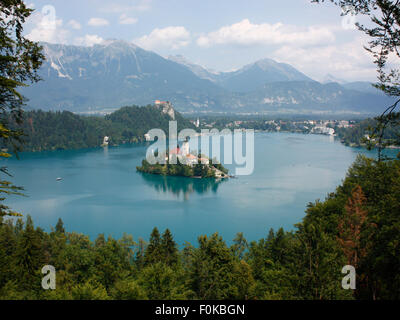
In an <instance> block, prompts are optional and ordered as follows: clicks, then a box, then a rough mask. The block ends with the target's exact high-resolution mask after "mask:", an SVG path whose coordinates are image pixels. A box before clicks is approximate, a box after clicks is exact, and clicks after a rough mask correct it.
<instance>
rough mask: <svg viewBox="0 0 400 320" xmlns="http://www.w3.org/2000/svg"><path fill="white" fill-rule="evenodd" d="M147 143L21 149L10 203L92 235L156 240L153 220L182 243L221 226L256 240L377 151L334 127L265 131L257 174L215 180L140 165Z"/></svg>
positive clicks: (296, 216)
mask: <svg viewBox="0 0 400 320" xmlns="http://www.w3.org/2000/svg"><path fill="white" fill-rule="evenodd" d="M146 149H147V146H146V145H144V144H141V145H130V146H122V147H113V148H108V149H102V148H98V149H90V150H78V151H55V152H41V153H24V154H21V159H20V160H16V159H10V160H7V161H6V163H5V165H6V166H8V168H9V171H10V172H11V173H12V174H13V176H14V177H13V178H12V179H11V180H12V181H13V182H14V184H16V185H21V186H24V188H25V194H26V195H27V197H17V196H12V197H10V198H9V199H8V200H7V202H6V204H7V205H9V206H11V207H12V208H13V209H14V210H17V211H19V212H21V213H23V214H24V215H27V214H30V215H31V216H32V217H33V220H34V222H35V225H37V226H40V227H42V228H43V229H45V230H47V231H49V230H50V228H51V227H52V226H55V224H56V223H57V220H58V218H60V217H61V218H62V220H63V221H64V224H65V227H66V229H67V231H70V232H71V231H75V232H79V233H85V234H87V235H89V236H90V237H91V239H92V240H94V239H95V238H96V237H97V235H98V234H99V233H105V234H106V235H112V236H113V237H116V238H119V237H120V236H122V234H123V233H124V232H125V233H128V234H132V235H133V237H134V239H135V240H137V239H138V238H139V237H142V238H144V239H145V240H148V238H149V235H150V232H151V230H152V229H153V228H154V227H155V226H156V227H158V228H159V230H160V231H161V232H163V231H164V230H165V228H169V229H170V230H171V231H172V233H173V234H174V237H175V240H176V241H177V242H178V244H183V243H184V242H185V241H188V242H191V243H192V244H196V240H197V237H198V236H199V235H202V234H212V233H214V232H216V231H218V232H219V233H220V234H221V235H222V236H223V238H224V239H225V240H226V241H227V242H228V243H229V242H230V241H231V240H232V239H233V238H234V236H235V234H236V233H237V232H243V233H244V235H245V237H246V238H247V239H248V240H258V239H260V238H262V237H265V236H266V235H267V233H268V230H269V229H270V228H275V229H277V228H279V227H284V228H285V229H293V228H294V226H293V225H294V224H295V223H298V222H300V221H301V219H302V218H303V217H304V211H305V209H306V206H307V203H309V202H312V201H315V200H316V199H324V198H325V196H326V195H327V193H329V192H332V191H334V190H335V188H336V186H337V185H339V184H340V183H341V180H342V179H343V178H344V177H345V174H346V171H347V169H348V167H349V166H350V165H351V163H352V162H353V161H354V159H355V158H356V156H357V154H358V153H360V152H362V153H366V154H368V155H369V156H373V154H372V153H371V152H367V151H364V150H361V149H356V148H349V147H346V146H344V145H342V144H341V143H339V142H338V141H333V139H332V138H331V137H328V136H322V135H301V134H289V133H257V134H256V136H255V169H254V173H253V174H252V175H249V176H240V177H238V178H237V179H229V180H226V181H222V182H220V183H217V182H215V181H213V180H200V179H190V178H180V177H161V176H152V175H143V174H141V173H138V172H136V166H137V165H139V164H140V163H141V160H142V159H143V158H144V157H145V154H146ZM227 167H228V168H230V169H233V166H227ZM57 177H62V178H63V180H62V181H56V179H57Z"/></svg>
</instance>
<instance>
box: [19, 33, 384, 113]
mask: <svg viewBox="0 0 400 320" xmlns="http://www.w3.org/2000/svg"><path fill="white" fill-rule="evenodd" d="M42 45H43V48H44V53H45V56H46V61H45V62H44V63H43V65H42V67H41V69H40V71H39V74H40V76H41V78H42V79H43V81H41V82H39V83H36V84H33V85H32V86H30V87H27V88H24V89H23V94H24V95H25V96H26V97H27V98H28V99H29V102H28V107H29V108H32V109H42V110H69V111H73V112H83V113H88V112H89V113H90V112H93V113H98V112H104V113H107V112H110V111H112V110H115V109H118V108H119V107H121V106H127V105H147V104H151V103H153V101H154V100H158V99H159V100H168V101H170V102H172V104H173V105H174V107H175V108H176V109H177V110H178V111H181V112H196V113H197V112H227V113H238V112H258V113H314V112H317V113H324V112H326V113H378V112H379V111H381V110H382V109H383V108H384V106H386V105H387V104H388V103H390V102H391V99H390V98H388V97H386V96H384V95H382V94H380V93H379V92H378V91H377V90H376V89H375V88H373V87H372V86H371V85H370V84H369V83H365V82H357V83H344V84H339V83H337V82H328V83H319V82H317V81H314V80H313V79H311V78H310V77H308V76H306V75H305V74H303V73H301V72H300V71H298V70H296V69H295V68H294V67H292V66H290V65H288V64H284V63H278V62H276V61H274V60H271V59H263V60H260V61H257V62H255V63H252V64H249V65H246V66H244V67H243V68H241V69H239V70H236V71H232V72H214V71H209V70H207V69H206V68H204V67H201V66H199V65H196V64H193V63H191V62H190V61H188V60H186V59H185V58H184V57H182V56H170V57H168V58H164V57H162V56H160V55H158V54H156V53H154V52H152V51H147V50H144V49H142V48H140V47H138V46H136V45H134V44H132V43H128V42H124V41H119V40H109V41H105V42H104V43H102V44H100V45H99V44H98V45H94V46H92V47H81V46H72V45H61V44H49V43H43V44H42Z"/></svg>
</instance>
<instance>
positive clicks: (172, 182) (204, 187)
mask: <svg viewBox="0 0 400 320" xmlns="http://www.w3.org/2000/svg"><path fill="white" fill-rule="evenodd" d="M141 176H142V178H143V180H144V181H145V182H146V184H147V185H150V186H152V187H153V188H154V189H156V190H157V191H158V192H163V193H171V194H174V195H175V196H176V197H177V198H180V197H181V195H182V196H183V198H184V199H185V200H188V199H189V195H190V194H192V193H198V194H203V193H206V192H213V193H217V190H218V187H219V185H220V184H221V183H222V182H223V181H225V180H216V179H212V178H210V179H196V178H185V177H171V176H160V175H154V174H148V173H141Z"/></svg>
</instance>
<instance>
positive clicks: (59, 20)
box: [25, 0, 376, 81]
mask: <svg viewBox="0 0 400 320" xmlns="http://www.w3.org/2000/svg"><path fill="white" fill-rule="evenodd" d="M25 2H26V4H28V5H29V6H30V7H32V8H34V9H35V11H34V13H33V14H32V16H31V17H30V18H29V20H28V21H27V23H26V26H25V34H26V36H27V37H28V38H29V39H31V40H34V41H46V42H50V43H62V44H72V45H82V46H92V45H94V44H101V42H102V41H104V40H107V39H118V40H125V41H128V42H133V43H134V44H136V45H138V46H140V47H142V48H143V49H146V50H151V51H154V52H156V53H158V54H160V55H162V56H164V57H168V56H170V55H183V56H184V57H185V58H186V59H188V60H189V61H191V62H193V63H196V64H199V65H201V66H204V67H206V68H208V69H210V70H214V71H232V70H236V69H239V68H241V67H243V66H244V65H247V64H250V63H253V62H255V61H257V60H260V59H264V58H270V59H274V60H276V61H278V62H285V63H288V64H290V65H292V66H294V67H295V68H297V69H298V70H299V71H301V72H303V73H305V74H306V75H308V76H310V77H311V78H313V79H315V80H318V81H324V80H325V79H326V78H327V76H328V75H331V76H332V77H334V78H336V79H338V80H343V81H375V80H376V69H375V66H374V65H373V63H372V61H373V59H372V57H371V56H370V55H369V54H368V53H367V52H366V51H365V49H363V45H366V44H367V38H366V37H365V35H363V33H361V32H360V31H358V30H356V28H355V27H354V22H355V21H359V22H363V20H361V18H360V17H355V16H346V17H343V16H341V9H340V8H339V7H336V6H334V5H333V4H331V3H329V1H328V2H326V3H324V4H315V3H311V0H279V1H276V0H246V1H245V0H229V1H227V0H201V1H195V0H114V1H109V0H80V1H78V0H68V1H65V0H52V1H50V0H47V1H42V0H28V1H25Z"/></svg>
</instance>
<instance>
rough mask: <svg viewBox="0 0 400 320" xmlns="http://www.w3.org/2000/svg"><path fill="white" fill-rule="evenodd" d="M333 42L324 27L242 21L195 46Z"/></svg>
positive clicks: (211, 34) (224, 28) (332, 37)
mask: <svg viewBox="0 0 400 320" xmlns="http://www.w3.org/2000/svg"><path fill="white" fill-rule="evenodd" d="M334 40H335V35H334V34H333V32H332V31H331V30H329V29H328V28H326V27H316V26H310V27H307V28H299V27H295V26H291V25H284V24H282V23H275V24H269V23H262V24H253V23H251V22H250V21H249V20H248V19H244V20H242V21H240V22H238V23H235V24H232V25H229V26H224V27H222V28H220V29H219V30H217V31H213V32H210V33H208V34H206V35H203V36H200V37H199V38H198V39H197V44H198V45H199V46H201V47H209V46H212V45H217V44H234V45H245V46H249V45H282V44H289V43H293V42H295V43H297V45H315V44H321V43H329V42H333V41H334Z"/></svg>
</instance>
